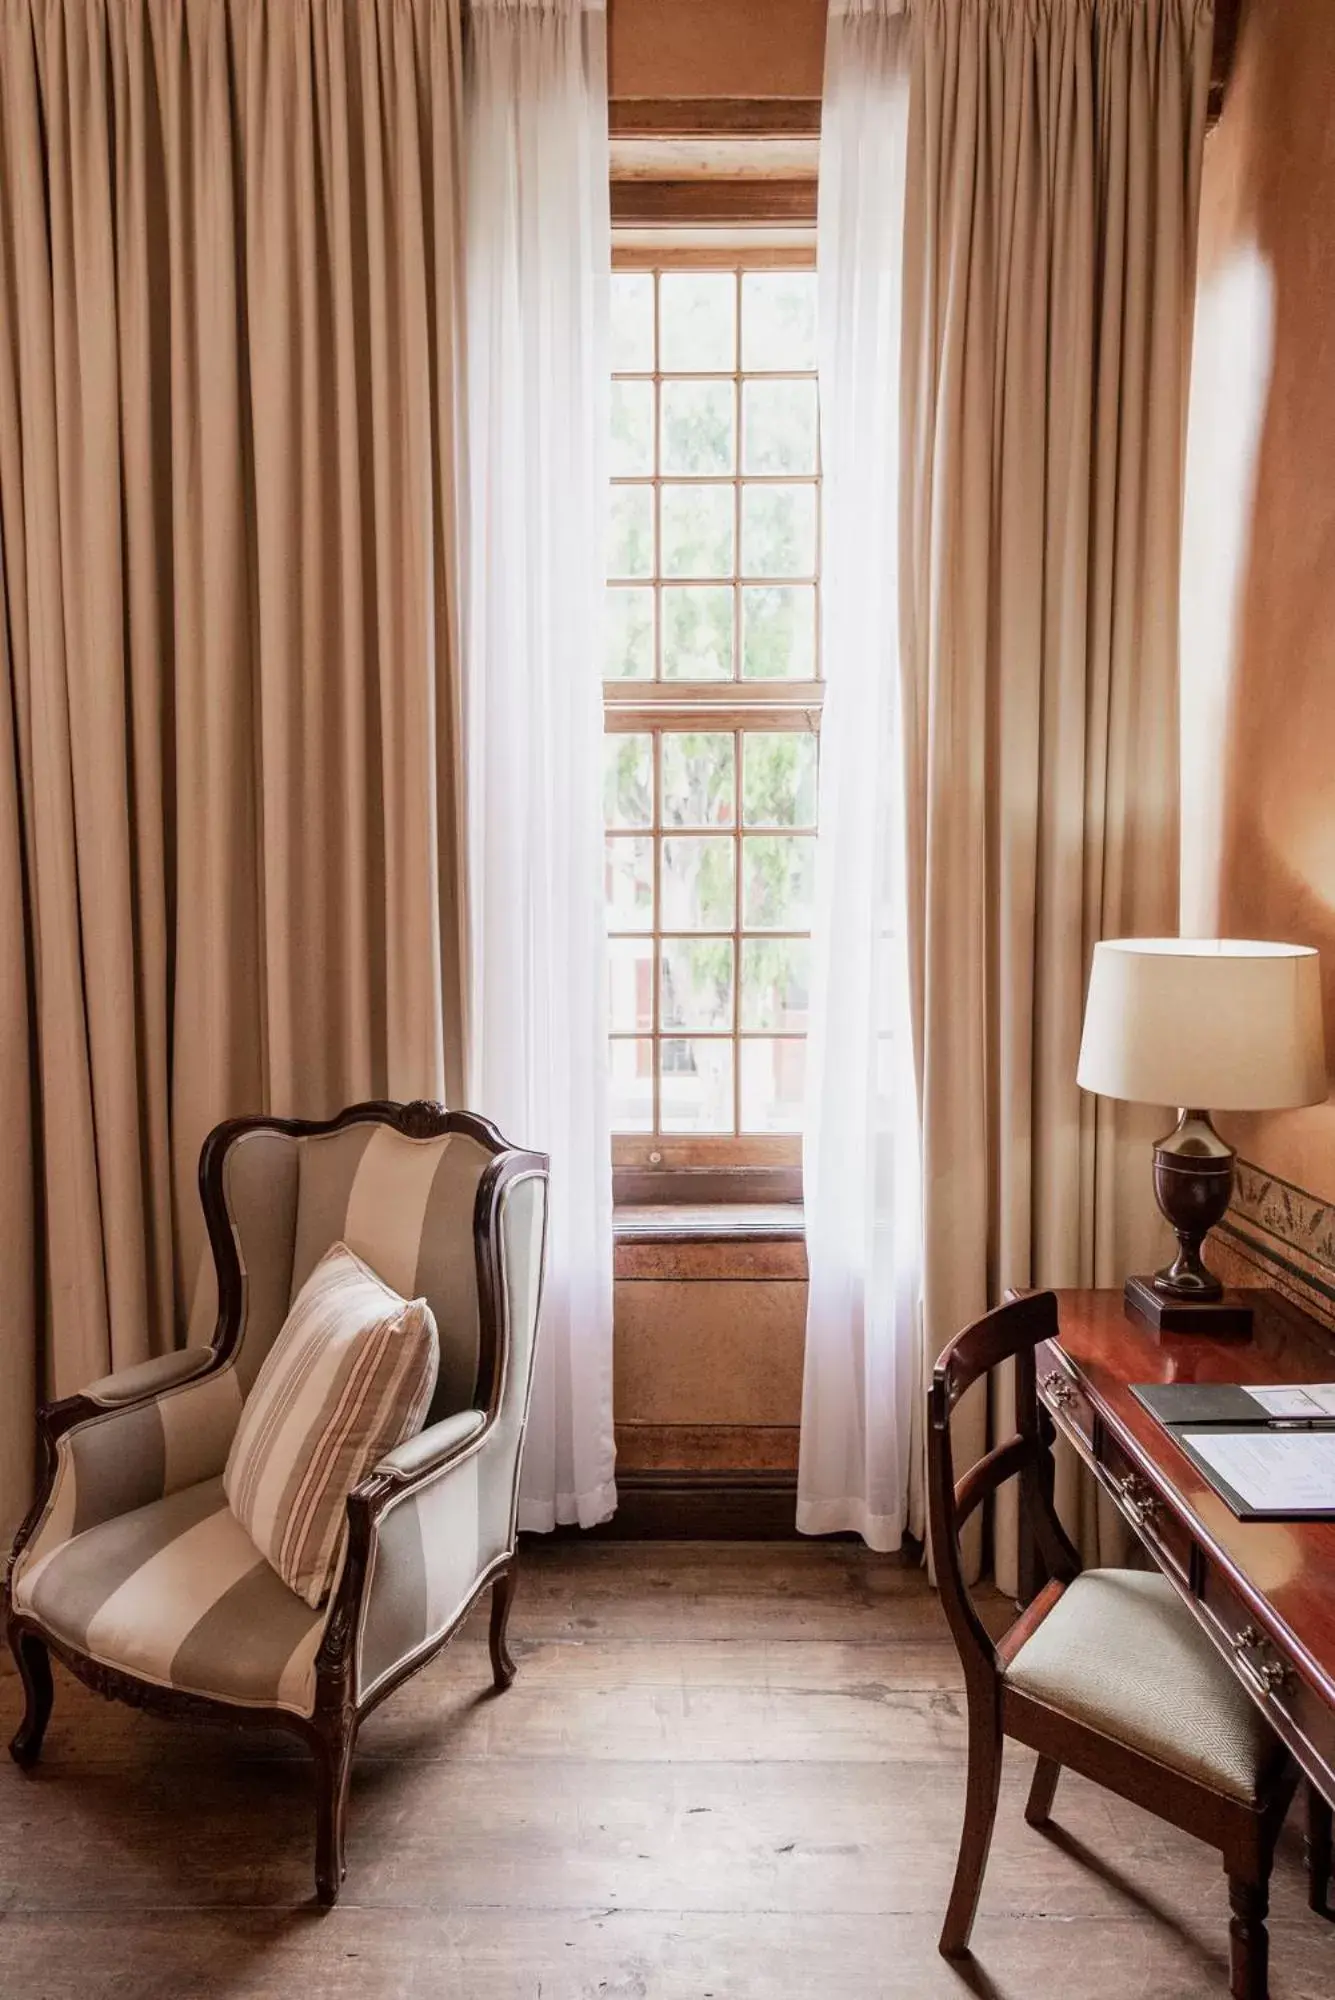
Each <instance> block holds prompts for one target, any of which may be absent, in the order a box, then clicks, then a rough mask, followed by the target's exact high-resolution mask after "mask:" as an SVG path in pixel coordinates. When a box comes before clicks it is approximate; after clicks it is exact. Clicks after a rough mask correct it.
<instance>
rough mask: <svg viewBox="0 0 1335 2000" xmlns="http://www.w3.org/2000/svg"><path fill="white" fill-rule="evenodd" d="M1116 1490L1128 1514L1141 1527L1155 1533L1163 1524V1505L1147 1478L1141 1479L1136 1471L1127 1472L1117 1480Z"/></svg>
mask: <svg viewBox="0 0 1335 2000" xmlns="http://www.w3.org/2000/svg"><path fill="white" fill-rule="evenodd" d="M1117 1491H1118V1492H1119V1493H1120V1495H1121V1497H1122V1502H1123V1504H1124V1506H1125V1507H1126V1510H1127V1512H1128V1514H1130V1515H1131V1517H1132V1519H1133V1520H1134V1521H1135V1522H1136V1523H1137V1524H1138V1525H1139V1526H1140V1527H1142V1528H1145V1529H1146V1530H1148V1531H1149V1532H1150V1533H1152V1534H1155V1533H1157V1532H1158V1530H1159V1528H1160V1527H1161V1526H1162V1524H1163V1505H1162V1503H1161V1501H1160V1499H1159V1496H1158V1494H1157V1493H1156V1492H1155V1490H1154V1488H1153V1487H1152V1486H1151V1485H1150V1483H1149V1481H1148V1479H1142V1478H1141V1476H1140V1474H1139V1473H1138V1472H1128V1473H1127V1475H1126V1477H1125V1478H1124V1479H1119V1480H1118V1482H1117Z"/></svg>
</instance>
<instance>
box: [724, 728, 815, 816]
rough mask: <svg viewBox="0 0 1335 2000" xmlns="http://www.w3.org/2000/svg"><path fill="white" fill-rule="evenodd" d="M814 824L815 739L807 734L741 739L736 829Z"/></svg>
mask: <svg viewBox="0 0 1335 2000" xmlns="http://www.w3.org/2000/svg"><path fill="white" fill-rule="evenodd" d="M815 824H816V739H815V737H814V736H813V735H811V734H810V732H809V731H807V730H802V731H800V732H799V731H798V730H783V731H782V732H781V731H779V730H775V729H767V730H764V731H761V730H758V729H749V730H747V731H746V733H745V734H744V735H743V737H742V825H743V826H814V825H815Z"/></svg>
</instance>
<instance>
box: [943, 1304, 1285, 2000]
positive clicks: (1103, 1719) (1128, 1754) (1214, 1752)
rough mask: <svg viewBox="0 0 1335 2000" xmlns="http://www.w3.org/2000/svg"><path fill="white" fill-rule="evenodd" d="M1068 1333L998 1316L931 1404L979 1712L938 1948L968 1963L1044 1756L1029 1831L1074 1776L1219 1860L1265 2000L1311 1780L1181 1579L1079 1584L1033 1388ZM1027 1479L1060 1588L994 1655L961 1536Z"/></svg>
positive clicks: (975, 1331)
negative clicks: (1274, 1924)
mask: <svg viewBox="0 0 1335 2000" xmlns="http://www.w3.org/2000/svg"><path fill="white" fill-rule="evenodd" d="M1056 1333H1057V1302H1056V1299H1055V1298H1054V1297H1053V1295H1052V1293H1051V1292H1040V1293H1037V1294H1035V1295H1033V1296H1031V1297H1028V1298H1022V1299H1017V1300H1015V1301H1013V1302H1012V1303H1010V1304H1007V1305H1004V1306H999V1307H998V1308H997V1310H996V1311H995V1312H991V1313H988V1314H987V1316H986V1318H984V1319H981V1320H978V1321H977V1322H976V1323H975V1324H974V1325H973V1326H969V1327H966V1328H965V1330H964V1331H963V1333H961V1334H959V1335H958V1336H957V1337H956V1339H955V1340H953V1341H952V1342H951V1344H950V1346H949V1347H948V1348H947V1349H946V1351H945V1353H944V1354H943V1355H942V1356H941V1359H940V1360H939V1361H938V1362H937V1364H936V1369H935V1372H934V1374H933V1377H932V1384H931V1388H930V1390H929V1392H928V1431H927V1478H928V1499H929V1508H930V1519H931V1534H932V1546H933V1550H934V1553H935V1558H936V1573H937V1581H938V1584H939V1586H940V1590H941V1599H942V1603H943V1604H944V1606H945V1611H946V1617H947V1618H948V1620H949V1622H950V1629H951V1632H952V1633H953V1635H954V1639H955V1644H956V1646H957V1647H958V1648H959V1655H960V1661H961V1664H962V1665H963V1668H964V1680H965V1687H966V1690H967V1699H968V1712H969V1771H968V1790H967V1795H966V1803H965V1813H964V1830H963V1833H962V1835H961V1838H960V1851H959V1860H958V1862H957V1864H956V1868H955V1881H954V1886H953V1888H952V1889H951V1894H950V1905H949V1908H948V1909H947V1911H946V1920H945V1924H944V1926H943V1928H942V1931H941V1943H940V1948H941V1951H942V1952H943V1954H944V1955H945V1956H946V1957H947V1958H953V1957H957V1956H959V1955H960V1954H962V1953H964V1952H966V1951H967V1950H968V1947H969V1936H970V1933H971V1931H972V1929H973V1920H974V1914H975V1911H976V1910H977V1907H978V1892H979V1889H980V1888H981V1886H982V1880H983V1870H984V1868H985V1867H986V1865H987V1854H988V1848H989V1846H990V1844H991V1839H992V1823H993V1820H994V1818H995V1815H996V1808H997V1795H998V1791H999V1789H1000V1784H1001V1758H1002V1746H1003V1741H1004V1739H1005V1738H1006V1737H1007V1736H1010V1737H1014V1738H1015V1740H1016V1741H1017V1742H1019V1743H1027V1744H1028V1745H1029V1747H1030V1749H1031V1750H1036V1751H1037V1752H1038V1767H1037V1769H1036V1771H1035V1772H1034V1779H1033V1784H1032V1786H1031V1788H1030V1792H1029V1802H1028V1804H1027V1805H1026V1807H1025V1818H1026V1820H1028V1822H1029V1824H1030V1825H1031V1826H1043V1825H1045V1824H1046V1823H1047V1821H1048V1819H1049V1816H1050V1814H1051V1810H1052V1801H1053V1795H1054V1793H1055V1791H1056V1788H1057V1779H1058V1777H1059V1775H1060V1773H1061V1768H1062V1766H1063V1765H1064V1764H1065V1765H1069V1766H1070V1768H1071V1769H1072V1770H1074V1771H1079V1772H1081V1773H1082V1774H1083V1775H1084V1776H1085V1777H1087V1778H1092V1779H1093V1780H1094V1781H1095V1782H1096V1783H1097V1784H1101V1785H1106V1786H1107V1788H1108V1790H1109V1791H1112V1792H1116V1793H1118V1794H1119V1795H1120V1796H1121V1797H1122V1798H1124V1799H1130V1800H1132V1801H1133V1803H1134V1804H1136V1805H1139V1806H1144V1807H1145V1808H1146V1809H1147V1810H1148V1811H1149V1812H1152V1813H1157V1814H1158V1816H1159V1817H1160V1818H1161V1819H1165V1820H1168V1821H1169V1822H1170V1823H1171V1824H1172V1825H1174V1826H1179V1827H1181V1828H1182V1829H1183V1831H1184V1832H1186V1833H1191V1834H1195V1835H1196V1836H1197V1838H1198V1839H1200V1840H1205V1841H1208V1842H1209V1843H1210V1845H1211V1846H1212V1847H1215V1848H1217V1849H1218V1850H1219V1851H1220V1853H1221V1854H1222V1856H1223V1861H1224V1870H1225V1873H1226V1874H1227V1876H1228V1888H1229V1902H1230V1905H1231V1908H1232V1918H1231V1921H1230V1923H1229V1959H1230V1970H1231V1975H1232V1977H1231V1991H1232V1994H1233V1996H1234V2000H1265V1995H1266V1961H1267V1954H1268V1939H1267V1936H1266V1926H1265V1919H1266V1911H1267V1908H1268V1894H1267V1885H1268V1883H1269V1879H1270V1867H1271V1861H1272V1859H1273V1855H1274V1849H1275V1841H1276V1839H1277V1837H1278V1834H1279V1829H1280V1827H1281V1825H1282V1823H1283V1820H1284V1814H1285V1812H1286V1810H1287V1808H1288V1804H1289V1800H1290V1799H1291V1798H1292V1796H1293V1791H1294V1787H1295V1785H1296V1783H1297V1772H1296V1769H1295V1767H1294V1766H1293V1763H1292V1761H1291V1760H1290V1758H1289V1757H1288V1755H1287V1753H1286V1751H1285V1750H1284V1748H1283V1746H1282V1745H1281V1744H1280V1743H1279V1741H1278V1740H1277V1738H1276V1737H1275V1735H1274V1734H1273V1732H1272V1731H1271V1729H1270V1727H1269V1725H1268V1724H1267V1723H1266V1721H1265V1720H1264V1718H1263V1717H1262V1716H1261V1714H1260V1713H1259V1712H1258V1710H1257V1709H1256V1708H1255V1707H1254V1706H1253V1704H1252V1702H1251V1701H1250V1700H1249V1699H1248V1697H1247V1695H1246V1693H1245V1692H1244V1691H1243V1689H1242V1688H1241V1687H1240V1686H1239V1685H1238V1683H1237V1682H1236V1681H1235V1680H1234V1678H1233V1675H1232V1674H1231V1673H1230V1672H1229V1669H1228V1668H1227V1666H1226V1665H1225V1664H1224V1662H1223V1661H1222V1660H1221V1659H1220V1658H1219V1656H1218V1655H1217V1654H1216V1653H1215V1651H1214V1649H1213V1647H1212V1646H1211V1644H1210V1642H1209V1640H1208V1639H1207V1638H1206V1637H1205V1636H1204V1634H1203V1633H1201V1632H1200V1631H1199V1629H1198V1628H1197V1626H1196V1623H1195V1621H1194V1620H1193V1618H1192V1617H1191V1615H1190V1613H1189V1612H1188V1611H1187V1609H1186V1607H1185V1606H1184V1605H1183V1604H1182V1603H1181V1602H1180V1600H1179V1599H1178V1596H1177V1593H1176V1591H1175V1589H1174V1587H1173V1585H1172V1584H1171V1583H1170V1582H1169V1581H1168V1579H1167V1578H1166V1577H1164V1576H1161V1575H1159V1574H1158V1572H1157V1571H1156V1572H1153V1573H1147V1572H1144V1571H1140V1570H1125V1569H1093V1570H1082V1569H1081V1566H1080V1558H1079V1556H1078V1555H1077V1554H1076V1552H1075V1550H1074V1548H1073V1547H1072V1546H1071V1543H1070V1542H1069V1540H1068V1539H1067V1537H1066V1534H1065V1533H1064V1531H1063V1529H1062V1526H1061V1524H1060V1522H1059V1521H1058V1519H1057V1516H1056V1513H1055V1511H1054V1509H1053V1505H1052V1497H1051V1459H1050V1455H1049V1454H1050V1446H1051V1441H1052V1427H1051V1423H1050V1420H1049V1419H1048V1417H1047V1414H1046V1412H1043V1413H1042V1414H1041V1416H1040V1407H1039V1402H1038V1395H1037V1391H1036V1388H1035V1381H1034V1349H1035V1347H1036V1346H1037V1344H1038V1343H1039V1341H1041V1340H1048V1339H1052V1338H1054V1337H1055V1336H1056ZM1012 1360H1013V1361H1014V1363H1015V1407H1016V1421H1017V1430H1016V1433H1015V1435H1014V1436H1013V1437H1009V1438H1006V1439H1005V1440H1004V1441H1003V1442H1002V1443H1000V1444H997V1445H994V1446H993V1447H992V1449H991V1450H990V1451H989V1452H987V1454H986V1455H985V1456H984V1457H983V1458H981V1459H980V1460H979V1461H978V1463H977V1464H976V1465H974V1466H971V1467H970V1469H969V1470H968V1471H967V1472H966V1473H965V1474H964V1477H963V1478H962V1479H961V1480H960V1481H959V1483H958V1484H956V1481H955V1472H954V1463H953V1459H952V1455H951V1448H950V1413H951V1411H952V1410H953V1409H954V1407H955V1405H956V1404H957V1403H958V1402H959V1400H960V1398H961V1396H963V1395H964V1393H965V1391H966V1390H967V1389H968V1388H969V1387H970V1386H971V1385H972V1384H973V1383H974V1382H977V1381H978V1380H979V1379H980V1378H982V1377H983V1376H986V1375H988V1374H989V1373H990V1372H991V1370H992V1369H994V1368H998V1367H1000V1365H1001V1364H1002V1363H1003V1362H1005V1361H1012ZM1016 1475H1018V1477H1019V1480H1020V1495H1021V1503H1022V1506H1023V1507H1024V1510H1025V1512H1026V1514H1027V1516H1028V1519H1029V1524H1030V1527H1031V1530H1032V1533H1033V1535H1034V1539H1035V1543H1036V1546H1037V1549H1038V1553H1039V1555H1040V1556H1041V1558H1042V1560H1043V1563H1044V1564H1045V1566H1046V1570H1047V1573H1048V1576H1049V1578H1050V1581H1049V1582H1048V1583H1047V1584H1045V1585H1044V1587H1043V1588H1042V1589H1041V1590H1040V1591H1039V1592H1038V1594H1037V1596H1036V1597H1035V1598H1034V1600H1033V1602H1032V1603H1031V1604H1029V1605H1028V1606H1027V1607H1026V1608H1025V1610H1024V1611H1023V1612H1022V1613H1021V1615H1020V1617H1019V1618H1018V1619H1017V1620H1016V1622H1015V1624H1014V1625H1012V1626H1011V1628H1010V1630H1009V1631H1008V1632H1007V1633H1006V1635H1005V1637H1004V1638H1002V1639H1000V1640H999V1641H997V1642H996V1643H995V1644H994V1643H993V1641H992V1640H991V1639H990V1638H989V1636H988V1634H987V1632H986V1631H985V1630H984V1628H983V1626H982V1623H981V1622H980V1620H979V1618H978V1616H977V1614H976V1612H975V1611H974V1608H973V1605H972V1603H971V1602H970V1598H969V1592H968V1588H967V1586H966V1585H965V1581H964V1574H963V1570H962V1567H961V1561H960V1541H959V1537H960V1529H961V1527H962V1526H963V1524H964V1522H965V1521H966V1520H967V1519H968V1518H969V1516H970V1515H971V1514H972V1513H973V1511H974V1509H975V1508H976V1507H977V1506H978V1505H979V1504H980V1502H982V1501H983V1500H985V1499H986V1498H987V1497H988V1495H989V1494H991V1493H994V1492H995V1491H996V1489H997V1488H998V1487H999V1486H1001V1485H1002V1484H1003V1483H1004V1482H1005V1481H1006V1480H1007V1479H1010V1478H1012V1477H1014V1476H1016Z"/></svg>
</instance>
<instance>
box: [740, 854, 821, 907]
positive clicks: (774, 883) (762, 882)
mask: <svg viewBox="0 0 1335 2000" xmlns="http://www.w3.org/2000/svg"><path fill="white" fill-rule="evenodd" d="M742 849H743V852H742V922H743V924H744V925H745V926H746V928H747V929H748V930H757V931H809V930H810V929H811V905H812V899H813V895H814V891H815V883H816V843H815V841H814V840H813V839H812V838H811V836H810V835H809V834H793V833H772V834H752V835H750V836H749V837H748V838H746V839H745V840H743V842H742Z"/></svg>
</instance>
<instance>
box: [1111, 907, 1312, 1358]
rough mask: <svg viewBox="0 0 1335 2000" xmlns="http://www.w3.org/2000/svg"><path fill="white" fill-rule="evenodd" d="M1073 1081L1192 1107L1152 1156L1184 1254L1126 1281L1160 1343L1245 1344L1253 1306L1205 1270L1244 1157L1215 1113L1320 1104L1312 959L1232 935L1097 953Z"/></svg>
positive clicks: (1136, 941) (1287, 947)
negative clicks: (1210, 1240)
mask: <svg viewBox="0 0 1335 2000" xmlns="http://www.w3.org/2000/svg"><path fill="white" fill-rule="evenodd" d="M1076 1080H1077V1082H1078V1083H1079V1084H1080V1085H1081V1087H1082V1088H1083V1089H1085V1090H1090V1091H1095V1092H1097V1093H1098V1094H1099V1095H1100V1096H1102V1097H1119V1098H1125V1099H1127V1100H1129V1101H1131V1102H1133V1103H1140V1104H1175V1105H1179V1106H1182V1107H1185V1108H1184V1109H1183V1110H1182V1111H1181V1115H1180V1116H1179V1118H1178V1122H1177V1128H1176V1130H1175V1131H1173V1132H1170V1133H1169V1134H1168V1135H1167V1137H1166V1138H1163V1139H1160V1141H1159V1142H1158V1144H1157V1145H1156V1146H1155V1149H1154V1192H1155V1196H1156V1198H1157V1200H1158V1203H1159V1207H1160V1209H1161V1211H1162V1213H1163V1215H1164V1216H1165V1218H1166V1219H1167V1221H1168V1222H1169V1223H1170V1225H1171V1226H1172V1228H1173V1230H1174V1231H1175V1232H1176V1235H1177V1242H1178V1251H1177V1256H1176V1257H1175V1258H1174V1259H1173V1262H1172V1263H1171V1264H1170V1265H1169V1266H1168V1267H1167V1269H1166V1270H1163V1271H1157V1272H1156V1273H1155V1275H1154V1276H1153V1277H1152V1278H1149V1277H1134V1278H1128V1279H1127V1281H1126V1300H1127V1304H1128V1305H1129V1306H1131V1307H1132V1309H1133V1310H1134V1311H1135V1312H1137V1313H1139V1314H1141V1315H1142V1316H1143V1317H1144V1318H1145V1319H1147V1320H1149V1322H1150V1323H1151V1325H1153V1326H1155V1327H1158V1328H1159V1329H1160V1330H1162V1331H1164V1332H1170V1333H1185V1332H1197V1333H1202V1334H1208V1335H1210V1336H1213V1337H1216V1338H1218V1337H1220V1336H1227V1335H1230V1334H1233V1335H1244V1336H1245V1335H1246V1334H1247V1333H1249V1332H1250V1330H1251V1308H1250V1307H1249V1306H1248V1305H1247V1304H1246V1302H1245V1300H1243V1299H1241V1298H1239V1297H1237V1296H1236V1295H1234V1296H1231V1297H1230V1296H1226V1295H1225V1292H1224V1287H1223V1285H1222V1284H1221V1283H1220V1281H1219V1279H1218V1278H1217V1277H1215V1275H1214V1273H1213V1272H1212V1271H1209V1270H1207V1268H1206V1266H1205V1264H1204V1263H1203V1262H1202V1260H1201V1245H1202V1243H1203V1242H1204V1240H1205V1237H1206V1236H1207V1235H1208V1233H1209V1231H1210V1230H1211V1229H1213V1227H1214V1225H1215V1224H1216V1223H1217V1222H1219V1221H1221V1220H1222V1218H1223V1216H1224V1215H1225V1214H1226V1213H1227V1210H1228V1205H1229V1202H1230V1200H1231V1199H1232V1195H1233V1163H1234V1159H1235V1157H1236V1156H1235V1154H1234V1151H1233V1148H1232V1147H1231V1146H1230V1145H1228V1144H1227V1142H1226V1141H1225V1140H1223V1139H1221V1138H1220V1136H1219V1134H1218V1133H1217V1132H1216V1131H1215V1129H1214V1126H1213V1125H1212V1124H1211V1123H1210V1112H1211V1111H1278V1110H1280V1109H1282V1108H1284V1107H1286V1106H1294V1105H1300V1104H1324V1102H1325V1100H1326V1058H1325V1046H1324V1039H1323V1035H1322V1026H1321V977H1320V964H1319V960H1318V956H1317V953H1316V952H1315V951H1313V950H1311V949H1310V948H1309V947H1308V946H1306V945H1296V944H1255V943H1248V942H1243V941H1242V940H1239V939H1235V938H1118V939H1116V940H1114V941H1111V942H1109V943H1105V944H1096V945H1095V947H1094V963H1093V967H1092V969H1091V971H1090V978H1089V993H1088V996H1087V998H1086V1002H1085V1030H1084V1035H1083V1037H1082V1038H1081V1043H1080V1063H1079V1067H1078V1068H1077V1070H1076ZM1206 1106H1208V1107H1209V1109H1208V1110H1207V1109H1205V1108H1204V1107H1206Z"/></svg>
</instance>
